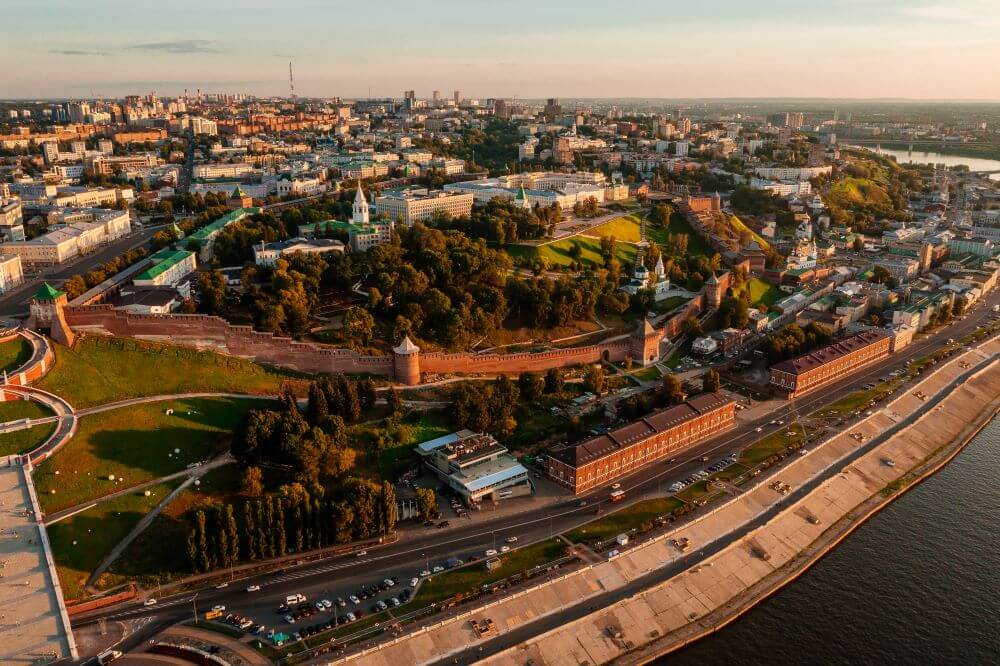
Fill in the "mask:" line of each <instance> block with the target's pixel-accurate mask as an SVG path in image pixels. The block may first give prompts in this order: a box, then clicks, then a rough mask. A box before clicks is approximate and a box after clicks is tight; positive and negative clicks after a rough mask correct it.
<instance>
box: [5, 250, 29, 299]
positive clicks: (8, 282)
mask: <svg viewBox="0 0 1000 666" xmlns="http://www.w3.org/2000/svg"><path fill="white" fill-rule="evenodd" d="M23 282H24V269H23V268H22V266H21V257H19V256H17V255H12V256H0V294H2V293H5V292H7V291H10V290H11V289H13V288H14V287H17V286H19V285H20V284H22V283H23Z"/></svg>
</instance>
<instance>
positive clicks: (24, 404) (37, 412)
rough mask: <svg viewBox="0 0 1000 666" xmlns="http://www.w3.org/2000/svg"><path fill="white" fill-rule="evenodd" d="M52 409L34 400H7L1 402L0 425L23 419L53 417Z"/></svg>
mask: <svg viewBox="0 0 1000 666" xmlns="http://www.w3.org/2000/svg"><path fill="white" fill-rule="evenodd" d="M52 414H53V412H52V410H51V409H49V408H48V407H46V406H45V405H43V404H42V403H40V402H35V401H33V400H5V401H4V402H0V423H2V422H7V421H19V420H21V419H39V418H43V417H46V416H52Z"/></svg>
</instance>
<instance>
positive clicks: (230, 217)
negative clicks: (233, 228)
mask: <svg viewBox="0 0 1000 666" xmlns="http://www.w3.org/2000/svg"><path fill="white" fill-rule="evenodd" d="M260 211H261V209H260V208H237V209H236V210H234V211H232V212H230V213H226V214H225V215H223V216H222V217H220V218H219V219H217V220H216V221H215V222H211V223H209V224H206V225H205V226H203V227H202V228H201V229H199V230H198V231H196V232H194V233H193V234H191V236H190V239H191V240H193V241H197V242H199V243H203V242H205V241H207V240H208V237H209V236H211V235H212V234H214V233H215V232H217V231H219V230H220V229H222V228H223V227H224V226H226V225H227V224H232V223H233V222H239V221H240V220H242V219H243V218H244V217H247V216H248V215H256V214H257V213H259V212H260Z"/></svg>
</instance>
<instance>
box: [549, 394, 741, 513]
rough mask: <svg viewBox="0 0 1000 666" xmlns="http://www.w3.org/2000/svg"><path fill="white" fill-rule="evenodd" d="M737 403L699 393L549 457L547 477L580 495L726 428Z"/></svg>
mask: <svg viewBox="0 0 1000 666" xmlns="http://www.w3.org/2000/svg"><path fill="white" fill-rule="evenodd" d="M735 419H736V403H735V402H733V401H732V400H730V399H728V398H726V397H723V396H722V395H720V394H718V393H704V394H702V395H698V396H695V397H694V398H691V399H690V400H688V401H687V402H684V403H681V404H680V405H675V406H673V407H668V408H666V409H661V410H659V411H656V412H653V413H652V414H650V415H648V416H646V417H643V418H641V419H639V420H637V421H633V422H632V423H629V424H627V425H624V426H622V427H620V428H617V429H615V430H612V431H611V432H608V433H606V434H603V435H599V436H597V437H592V438H590V439H587V440H584V441H583V442H580V443H579V444H577V445H576V446H570V447H567V448H565V449H562V450H559V451H554V452H553V453H552V454H551V455H550V456H549V461H548V473H549V477H550V478H551V479H552V480H553V481H555V482H556V483H559V484H561V485H564V486H566V487H568V488H570V489H571V490H572V491H573V492H574V493H576V494H578V495H579V494H580V493H584V492H587V491H589V490H593V489H594V488H597V487H600V486H602V485H604V484H608V483H612V482H613V481H614V480H615V479H617V478H620V477H622V476H624V475H625V474H629V473H631V472H634V471H636V470H639V469H641V468H642V467H645V466H646V465H648V464H649V463H651V462H654V461H656V460H660V459H661V458H665V457H667V456H669V455H671V454H673V453H676V452H678V451H680V450H681V449H684V448H687V447H689V446H691V445H692V444H695V443H697V442H700V441H702V440H704V439H706V438H707V437H710V436H712V435H715V434H718V433H720V432H722V431H723V430H726V429H728V428H731V427H732V426H733V425H734V423H735Z"/></svg>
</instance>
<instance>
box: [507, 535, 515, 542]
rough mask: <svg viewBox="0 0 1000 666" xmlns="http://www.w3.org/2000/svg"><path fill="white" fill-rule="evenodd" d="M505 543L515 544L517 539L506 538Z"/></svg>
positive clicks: (513, 537) (512, 537)
mask: <svg viewBox="0 0 1000 666" xmlns="http://www.w3.org/2000/svg"><path fill="white" fill-rule="evenodd" d="M507 543H517V537H516V536H509V537H507Z"/></svg>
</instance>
